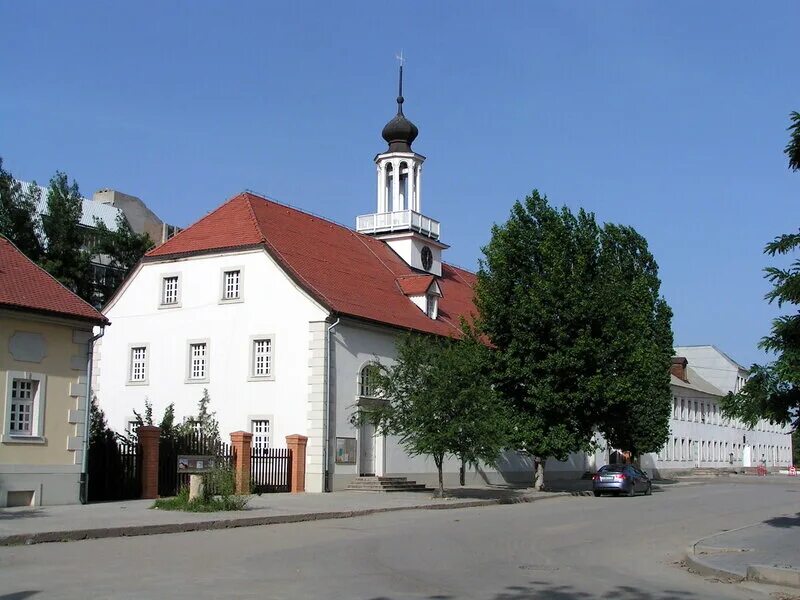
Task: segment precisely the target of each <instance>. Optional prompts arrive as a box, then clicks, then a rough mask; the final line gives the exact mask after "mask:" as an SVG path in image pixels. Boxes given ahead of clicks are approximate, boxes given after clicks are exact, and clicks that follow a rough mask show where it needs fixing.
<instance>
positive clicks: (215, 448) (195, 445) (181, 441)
mask: <svg viewBox="0 0 800 600" xmlns="http://www.w3.org/2000/svg"><path fill="white" fill-rule="evenodd" d="M184 454H185V455H203V456H214V457H216V460H217V465H218V466H224V467H232V466H233V448H231V445H230V444H227V443H225V442H221V441H219V440H216V439H212V438H208V437H206V436H204V435H203V434H202V433H201V432H199V431H193V432H190V433H188V434H185V435H180V436H177V437H165V436H162V437H161V439H160V440H159V444H158V495H159V496H175V495H176V494H177V493H178V490H180V489H181V488H182V487H184V486H186V487H188V485H189V474H188V473H179V472H178V456H179V455H184Z"/></svg>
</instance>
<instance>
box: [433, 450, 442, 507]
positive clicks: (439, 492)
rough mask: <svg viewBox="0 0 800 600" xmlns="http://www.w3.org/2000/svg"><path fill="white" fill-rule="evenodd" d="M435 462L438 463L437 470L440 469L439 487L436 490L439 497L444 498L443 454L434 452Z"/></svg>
mask: <svg viewBox="0 0 800 600" xmlns="http://www.w3.org/2000/svg"><path fill="white" fill-rule="evenodd" d="M433 462H434V463H436V470H437V471H439V488H438V489H437V490H436V494H435V496H436V497H437V498H444V476H443V475H442V464H443V463H444V455H443V454H434V455H433Z"/></svg>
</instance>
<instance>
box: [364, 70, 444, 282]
mask: <svg viewBox="0 0 800 600" xmlns="http://www.w3.org/2000/svg"><path fill="white" fill-rule="evenodd" d="M399 59H400V83H399V93H398V95H397V114H396V115H395V116H394V117H393V118H392V119H391V120H390V121H389V122H388V123H387V124H386V125H385V126H384V128H383V131H382V132H381V136H382V137H383V139H384V140H386V143H387V144H389V147H388V148H387V149H386V150H385V151H384V152H382V153H381V154H378V155H377V156H376V157H375V165H376V166H377V175H378V189H377V212H375V213H372V214H367V215H360V216H359V217H358V218H357V219H356V230H357V231H358V232H359V233H365V234H368V235H372V236H374V237H376V238H379V239H381V240H383V241H385V242H386V243H387V244H389V245H390V246H391V247H392V248H393V249H394V251H395V252H397V253H398V254H399V255H400V256H401V257H402V258H403V260H405V261H406V262H407V263H408V264H409V265H410V266H411V267H413V268H415V269H418V270H421V271H426V272H428V273H431V274H433V275H441V274H442V259H441V255H442V250H444V249H445V248H447V247H448V246H447V245H446V244H442V243H441V242H440V241H439V234H440V226H439V222H438V221H436V220H434V219H431V218H430V217H426V216H425V215H423V214H422V202H421V197H422V163H424V162H425V157H424V156H422V155H421V154H417V153H416V152H414V151H413V150H412V149H411V144H412V143H413V142H414V140H416V139H417V136H418V135H419V129H417V126H416V125H414V123H412V122H411V121H409V120H408V119H407V118H406V116H405V115H404V114H403V103H404V102H405V99H404V98H403V58H402V56H400V57H399Z"/></svg>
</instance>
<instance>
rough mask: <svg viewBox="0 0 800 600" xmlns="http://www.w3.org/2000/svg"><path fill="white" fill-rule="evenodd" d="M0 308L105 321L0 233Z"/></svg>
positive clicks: (83, 319) (105, 322) (97, 322)
mask: <svg viewBox="0 0 800 600" xmlns="http://www.w3.org/2000/svg"><path fill="white" fill-rule="evenodd" d="M0 308H10V309H12V310H21V311H30V312H36V313H44V314H52V315H56V316H62V317H69V318H72V319H80V320H82V321H89V322H91V323H96V324H98V325H101V324H107V323H108V319H106V318H105V317H104V316H103V315H102V314H101V313H99V312H98V311H97V310H95V309H94V308H93V307H92V306H91V305H90V304H89V303H88V302H85V301H83V300H81V299H80V298H79V297H78V296H77V295H75V294H74V293H72V292H71V291H70V290H68V289H67V288H65V287H64V286H63V285H61V284H60V283H59V282H58V281H56V280H55V279H54V278H53V277H52V276H51V275H50V274H49V273H48V272H47V271H45V270H44V269H42V268H40V267H38V266H37V265H35V264H34V263H33V262H32V261H31V260H30V259H29V258H28V257H27V256H25V255H24V254H23V253H22V252H20V251H19V249H18V248H17V247H16V246H15V245H14V244H12V243H11V242H10V241H9V240H7V239H6V238H4V237H3V236H0Z"/></svg>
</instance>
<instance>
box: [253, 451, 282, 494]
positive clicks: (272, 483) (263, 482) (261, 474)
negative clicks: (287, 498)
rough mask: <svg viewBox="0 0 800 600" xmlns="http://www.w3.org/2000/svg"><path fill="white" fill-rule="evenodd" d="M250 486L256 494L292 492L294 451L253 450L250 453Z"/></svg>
mask: <svg viewBox="0 0 800 600" xmlns="http://www.w3.org/2000/svg"><path fill="white" fill-rule="evenodd" d="M250 486H251V488H252V490H253V492H254V493H256V494H264V493H274V492H288V491H290V490H291V487H292V451H291V450H289V449H288V448H263V449H261V448H253V449H252V450H251V452H250Z"/></svg>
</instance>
